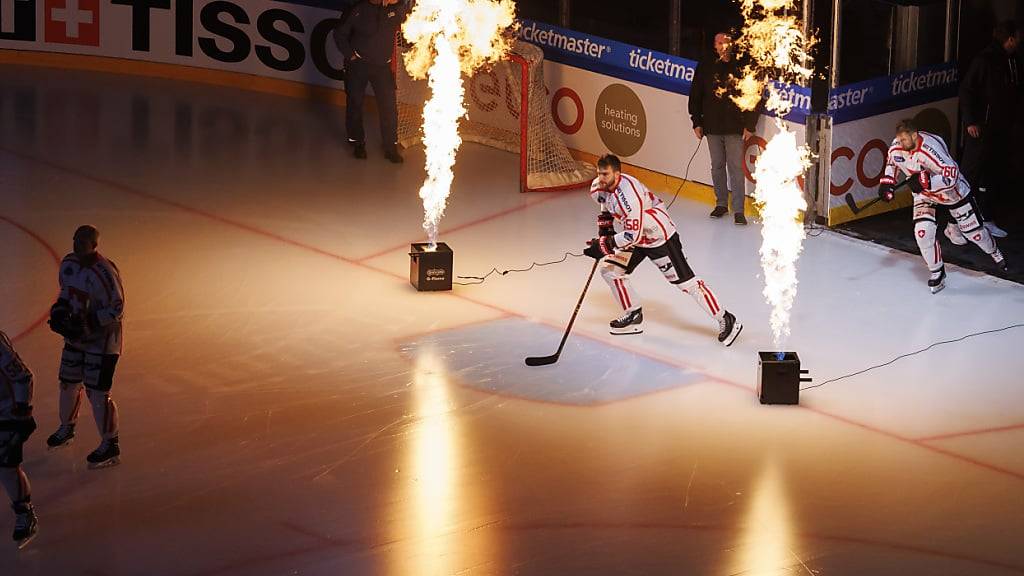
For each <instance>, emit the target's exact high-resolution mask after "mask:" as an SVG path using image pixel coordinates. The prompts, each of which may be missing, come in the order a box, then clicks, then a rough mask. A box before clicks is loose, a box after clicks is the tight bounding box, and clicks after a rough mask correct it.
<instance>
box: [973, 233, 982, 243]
mask: <svg viewBox="0 0 1024 576" xmlns="http://www.w3.org/2000/svg"><path fill="white" fill-rule="evenodd" d="M974 241H975V242H981V234H975V235H974Z"/></svg>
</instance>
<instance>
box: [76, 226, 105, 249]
mask: <svg viewBox="0 0 1024 576" xmlns="http://www.w3.org/2000/svg"><path fill="white" fill-rule="evenodd" d="M74 241H75V254H77V255H79V256H87V255H89V254H93V253H95V252H96V247H97V246H99V242H100V231H99V230H97V229H96V227H95V226H90V225H88V224H85V225H84V226H79V227H78V230H75V240H74Z"/></svg>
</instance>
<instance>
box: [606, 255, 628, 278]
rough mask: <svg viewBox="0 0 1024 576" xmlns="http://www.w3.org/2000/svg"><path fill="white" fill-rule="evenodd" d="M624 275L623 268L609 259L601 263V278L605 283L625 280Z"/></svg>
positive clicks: (624, 269) (624, 270)
mask: <svg viewBox="0 0 1024 576" xmlns="http://www.w3.org/2000/svg"><path fill="white" fill-rule="evenodd" d="M626 275H627V274H626V268H625V266H622V265H621V264H619V263H618V262H617V261H615V260H612V259H611V258H610V257H609V258H606V259H605V260H604V261H603V262H601V277H602V278H604V281H605V282H607V283H609V284H611V283H612V282H615V281H616V280H620V279H622V278H625V277H626Z"/></svg>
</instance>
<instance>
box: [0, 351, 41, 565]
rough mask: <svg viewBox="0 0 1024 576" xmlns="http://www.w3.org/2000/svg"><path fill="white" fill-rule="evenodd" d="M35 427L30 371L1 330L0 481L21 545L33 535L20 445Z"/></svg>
mask: <svg viewBox="0 0 1024 576" xmlns="http://www.w3.org/2000/svg"><path fill="white" fill-rule="evenodd" d="M35 429H36V421H35V419H34V418H33V417H32V372H30V371H29V369H28V368H26V367H25V364H24V363H22V361H21V358H19V357H18V353H17V352H15V351H14V347H13V346H12V345H11V341H10V340H9V339H8V338H7V335H6V334H4V333H3V332H0V484H3V486H4V490H6V491H7V495H8V496H10V498H11V508H12V509H14V541H15V542H16V543H17V544H18V548H24V547H25V545H27V544H28V542H29V540H31V539H32V538H34V537H35V535H36V531H37V520H36V513H35V510H34V509H33V508H32V488H31V486H30V485H29V483H28V476H26V475H25V471H24V470H23V469H22V467H21V462H22V460H23V458H24V456H23V453H22V447H23V446H24V444H25V441H27V440H28V437H29V436H31V435H32V432H34V431H35Z"/></svg>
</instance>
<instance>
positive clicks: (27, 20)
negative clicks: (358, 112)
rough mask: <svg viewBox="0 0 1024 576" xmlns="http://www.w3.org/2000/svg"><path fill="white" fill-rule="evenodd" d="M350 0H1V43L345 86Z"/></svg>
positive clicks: (14, 47)
mask: <svg viewBox="0 0 1024 576" xmlns="http://www.w3.org/2000/svg"><path fill="white" fill-rule="evenodd" d="M342 2H343V0H334V1H331V0H310V1H303V3H289V2H275V1H271V0H247V1H246V2H234V1H230V0H0V48H3V49H10V50H34V51H44V52H63V53H73V54H86V55H93V56H106V57H113V58H125V59H130V60H144V61H150V62H161V63H167V64H180V65H185V66H196V67H201V68H211V69H216V70H225V71H231V72H242V73H246V74H254V75H258V76H267V77H272V78H279V79H283V80H292V81H296V82H304V83H307V84H315V85H321V86H339V85H340V84H339V81H340V80H341V79H342V70H341V64H342V61H343V59H342V56H341V54H340V53H339V52H338V49H337V47H336V46H335V45H334V36H333V31H334V28H335V27H336V25H337V22H338V14H339V6H340V4H341V3H342Z"/></svg>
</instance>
